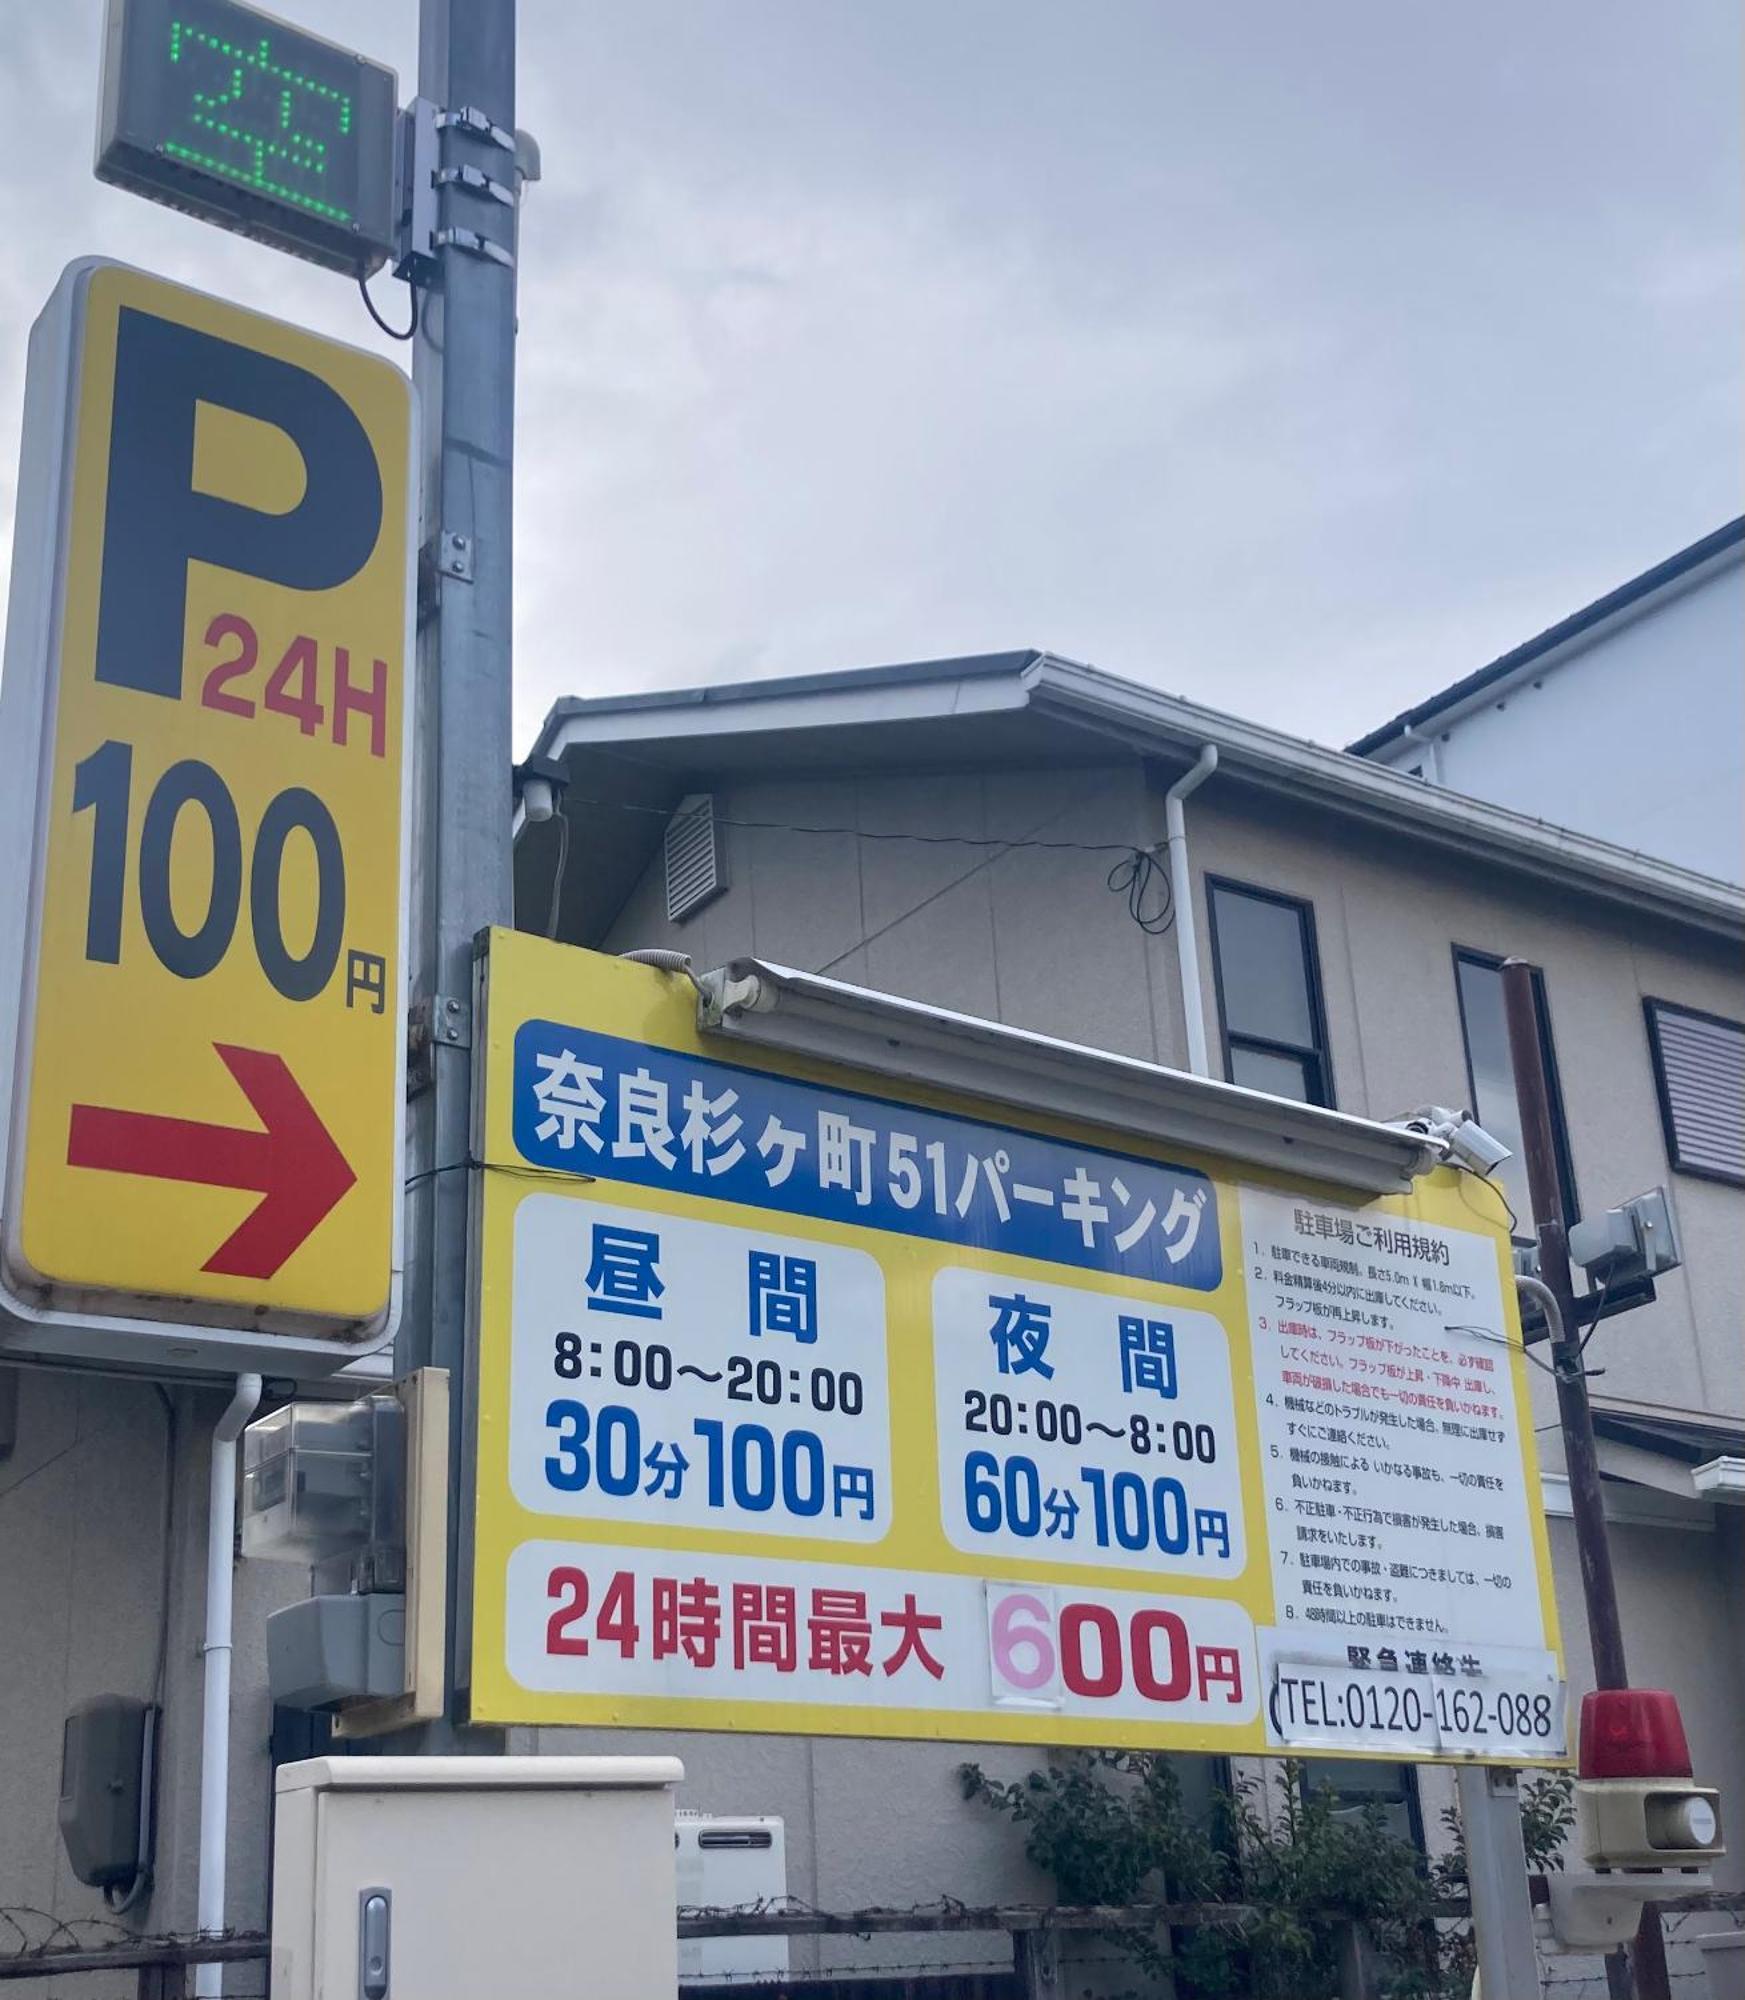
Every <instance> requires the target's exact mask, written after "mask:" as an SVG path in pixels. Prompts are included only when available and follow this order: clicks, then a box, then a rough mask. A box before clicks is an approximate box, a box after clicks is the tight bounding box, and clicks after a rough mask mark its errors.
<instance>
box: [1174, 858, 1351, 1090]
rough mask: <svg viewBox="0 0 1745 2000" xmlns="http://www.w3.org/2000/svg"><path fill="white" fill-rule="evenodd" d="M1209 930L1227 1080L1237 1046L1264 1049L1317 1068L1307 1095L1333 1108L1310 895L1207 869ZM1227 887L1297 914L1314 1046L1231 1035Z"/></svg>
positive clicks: (1317, 941) (1231, 1079)
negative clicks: (1223, 918) (1222, 925)
mask: <svg viewBox="0 0 1745 2000" xmlns="http://www.w3.org/2000/svg"><path fill="white" fill-rule="evenodd" d="M1205 879H1206V930H1207V935H1208V936H1209V938H1210V939H1211V945H1212V988H1213V992H1214V994H1215V996H1216V998H1217V1002H1218V1044H1219V1050H1220V1053H1221V1055H1222V1059H1223V1066H1224V1080H1225V1082H1226V1083H1233V1082H1235V1078H1234V1076H1233V1075H1232V1074H1231V1066H1230V1052H1231V1050H1232V1049H1233V1048H1241V1049H1252V1050H1254V1051H1255V1052H1256V1053H1257V1054H1260V1055H1273V1056H1282V1057H1284V1058H1286V1059H1287V1060H1290V1061H1295V1062H1299V1063H1301V1064H1303V1066H1304V1068H1305V1069H1307V1068H1308V1067H1309V1066H1310V1065H1311V1064H1312V1065H1313V1068H1314V1081H1315V1082H1316V1083H1317V1084H1318V1085H1319V1095H1316V1094H1314V1093H1313V1092H1311V1094H1310V1095H1309V1096H1308V1097H1307V1098H1306V1099H1305V1100H1304V1102H1306V1103H1309V1104H1318V1105H1320V1106H1322V1107H1323V1108H1324V1109H1325V1110H1329V1111H1331V1110H1334V1109H1335V1108H1336V1106H1337V1099H1336V1097H1335V1095H1334V1088H1333V1052H1332V1050H1331V1049H1330V1048H1329V1047H1328V1044H1327V1008H1326V1002H1325V1000H1324V998H1323V995H1322V992H1321V942H1320V938H1319V936H1318V935H1317V933H1316V929H1315V906H1314V904H1313V903H1311V902H1310V901H1309V900H1308V899H1307V898H1306V897H1303V896H1287V895H1286V894H1285V893H1284V892H1283V891H1282V890H1279V889H1263V888H1261V887H1260V886H1259V885H1258V884H1257V883H1254V882H1239V881H1237V880H1236V878H1235V877H1234V876H1230V875H1208V876H1207V877H1206V878H1205ZM1220 889H1222V890H1226V891H1228V892H1229V893H1230V894H1231V895H1233V896H1247V897H1248V898H1249V899H1250V900H1251V901H1253V902H1256V903H1272V904H1275V905H1276V906H1277V907H1278V908H1280V909H1285V910H1290V911H1292V912H1294V913H1295V915H1296V918H1297V926H1298V928H1297V938H1298V942H1299V945H1300V947H1301V950H1302V955H1303V983H1304V985H1305V987H1306V988H1307V991H1308V999H1309V1032H1310V1033H1311V1034H1312V1035H1313V1036H1314V1038H1315V1039H1314V1045H1313V1047H1299V1046H1298V1045H1297V1044H1296V1043H1295V1042H1276V1041H1272V1040H1269V1039H1268V1038H1267V1037H1266V1036H1264V1035H1245V1034H1242V1033H1240V1032H1238V1033H1237V1034H1236V1035H1234V1036H1232V1035H1231V1032H1230V1019H1229V1013H1228V1010H1227V1009H1226V1007H1225V1004H1224V958H1223V953H1222V952H1221V951H1220V950H1219V946H1218V891H1219V890H1220Z"/></svg>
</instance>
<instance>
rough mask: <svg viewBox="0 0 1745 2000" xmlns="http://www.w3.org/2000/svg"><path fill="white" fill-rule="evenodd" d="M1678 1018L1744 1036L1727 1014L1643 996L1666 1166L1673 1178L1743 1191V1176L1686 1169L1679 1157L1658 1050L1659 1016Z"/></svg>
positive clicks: (1741, 1025) (1744, 1025)
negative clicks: (1677, 1177)
mask: <svg viewBox="0 0 1745 2000" xmlns="http://www.w3.org/2000/svg"><path fill="white" fill-rule="evenodd" d="M1662 1013H1665V1014H1679V1015H1682V1016H1683V1017H1684V1019H1685V1020H1687V1021H1706V1022H1707V1023H1708V1025H1709V1026H1710V1027H1711V1028H1733V1029H1736V1030H1737V1031H1738V1032H1739V1033H1740V1034H1742V1035H1745V1021H1735V1020H1733V1019H1731V1017H1730V1016H1728V1015H1726V1014H1711V1013H1709V1012H1708V1011H1707V1010H1706V1009H1705V1008H1702V1007H1687V1006H1686V1005H1685V1003H1684V1002H1683V1001H1682V1000H1662V999H1659V998H1657V997H1656V996H1655V995H1653V994H1648V993H1645V994H1644V995H1643V996H1642V1019H1643V1022H1644V1024H1645V1026H1646V1028H1647V1031H1648V1062H1649V1067H1650V1068H1651V1069H1652V1070H1653V1072H1654V1095H1655V1097H1656V1099H1657V1100H1658V1101H1659V1104H1660V1135H1661V1137H1662V1139H1664V1140H1665V1142H1666V1164H1667V1165H1668V1167H1670V1168H1671V1170H1672V1171H1673V1172H1674V1173H1675V1174H1686V1175H1688V1176H1689V1177H1690V1179H1692V1180H1693V1181H1713V1182H1715V1183H1716V1185H1718V1186H1720V1187H1735V1188H1736V1187H1745V1174H1729V1173H1726V1172H1723V1171H1722V1170H1721V1169H1719V1168H1716V1167H1693V1166H1687V1165H1686V1164H1685V1162H1684V1161H1683V1160H1682V1159H1681V1158H1680V1157H1679V1150H1678V1129H1677V1126H1676V1125H1675V1124H1674V1122H1673V1116H1672V1095H1671V1093H1670V1092H1669V1091H1668V1089H1667V1087H1666V1058H1665V1056H1664V1054H1663V1053H1662V1051H1661V1047H1660V1019H1659V1016H1660V1015H1661V1014H1662Z"/></svg>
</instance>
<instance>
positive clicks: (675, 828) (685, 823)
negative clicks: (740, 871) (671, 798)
mask: <svg viewBox="0 0 1745 2000" xmlns="http://www.w3.org/2000/svg"><path fill="white" fill-rule="evenodd" d="M726 887H727V868H726V863H725V861H724V859H723V857H722V854H721V844H720V839H719V835H718V832H717V829H716V826H715V798H714V794H713V793H710V792H693V793H692V794H691V796H690V797H689V798H686V799H681V800H680V801H679V804H678V809H677V811H676V812H674V814H673V816H672V818H671V819H670V820H668V821H667V829H666V914H667V922H668V923H672V924H677V923H682V922H683V921H684V920H685V918H686V917H689V916H694V915H695V914H696V912H697V911H698V910H700V909H701V908H702V907H703V905H704V904H705V903H708V902H711V901H713V900H714V898H715V897H717V896H718V895H720V893H721V891H722V890H723V889H725V888H726Z"/></svg>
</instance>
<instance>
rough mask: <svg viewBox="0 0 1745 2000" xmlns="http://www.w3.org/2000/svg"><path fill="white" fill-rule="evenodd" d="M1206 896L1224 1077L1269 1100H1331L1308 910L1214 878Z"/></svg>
mask: <svg viewBox="0 0 1745 2000" xmlns="http://www.w3.org/2000/svg"><path fill="white" fill-rule="evenodd" d="M1206 900H1207V905H1208V908H1209V910H1210V912H1211V922H1212V971H1213V976H1214V979H1215V980H1216V983H1217V988H1218V1020H1219V1024H1220V1026H1221V1028H1222V1031H1223V1036H1224V1074H1225V1075H1226V1076H1227V1077H1228V1078H1229V1079H1230V1081H1231V1082H1232V1083H1240V1084H1244V1085H1246V1086H1247V1088H1248V1089H1250V1090H1265V1091H1270V1092H1271V1093H1272V1095H1273V1096H1274V1097H1294V1098H1296V1099H1298V1100H1299V1101H1300V1102H1302V1103H1304V1104H1331V1103H1332V1102H1333V1077H1332V1070H1331V1066H1330V1065H1329V1063H1328V1061H1327V1025H1326V1020H1325V1017H1324V1014H1323V1010H1322V1006H1321V971H1320V964H1319V961H1318V959H1317V957H1316V953H1315V913H1314V911H1313V910H1312V909H1311V908H1310V907H1309V905H1308V904H1307V903H1299V902H1297V901H1296V900H1295V899H1294V898H1292V897H1290V896H1275V895H1274V894H1273V893H1272V892H1271V891H1270V890H1268V889H1251V888H1248V887H1246V886H1245V885H1244V884H1242V883H1240V882H1221V881H1217V880H1215V879H1214V878H1212V877H1208V878H1207V881H1206Z"/></svg>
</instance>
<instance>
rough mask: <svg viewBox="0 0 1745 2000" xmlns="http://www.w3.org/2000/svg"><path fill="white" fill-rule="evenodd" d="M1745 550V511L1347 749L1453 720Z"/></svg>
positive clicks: (1366, 752)
mask: <svg viewBox="0 0 1745 2000" xmlns="http://www.w3.org/2000/svg"><path fill="white" fill-rule="evenodd" d="M1742 551H1745V514H1742V515H1740V517H1739V518H1738V519H1737V520H1736V521H1729V522H1728V523H1727V524H1726V526H1725V527H1721V528H1717V529H1716V530H1715V531H1714V533H1713V534H1709V535H1704V536H1703V538H1702V540H1701V541H1700V542H1692V543H1691V545H1690V547H1689V548H1687V549H1680V550H1679V552H1678V554H1677V555H1675V556H1668V557H1667V559H1666V560H1665V562H1660V563H1656V564H1655V565H1654V567H1653V568H1652V569H1645V570H1644V571H1643V572H1642V574H1641V575H1640V576H1636V577H1632V578H1631V579H1630V581H1629V582H1628V583H1621V584H1619V586H1618V588H1617V589H1616V590H1610V591H1607V593H1606V594H1605V596H1604V597H1596V598H1595V599H1594V601H1593V603H1592V604H1589V605H1585V606H1584V607H1583V608H1582V609H1581V610H1580V611H1576V612H1573V613H1571V615H1570V616H1569V617H1567V618H1565V619H1563V620H1562V621H1561V622H1560V623H1558V624H1556V625H1553V626H1550V627H1549V628H1548V629H1547V630H1546V631H1543V632H1541V633H1540V634H1539V636H1538V637H1537V638H1536V639H1529V640H1527V641H1526V643H1525V644H1524V645H1520V646H1516V647H1515V648H1514V650H1513V651H1512V652H1507V653H1504V654H1503V655H1502V656H1501V658H1499V659H1495V660H1492V661H1491V663H1490V664H1489V666H1485V667H1480V668H1479V669H1478V670H1477V671H1476V672H1475V673H1470V674H1467V675H1466V676H1465V677H1464V678H1463V679H1461V680H1457V681H1454V682H1451V683H1450V684H1449V686H1447V687H1445V688H1444V689H1443V690H1442V691H1441V693H1440V694H1433V695H1431V696H1430V697H1429V699H1428V700H1427V701H1421V702H1419V703H1418V705H1417V706H1416V707H1415V708H1408V709H1403V710H1402V711H1401V712H1400V713H1399V714H1398V715H1396V716H1395V717H1394V718H1393V720H1392V721H1391V722H1384V723H1383V724H1382V725H1381V727H1380V728H1379V729H1372V730H1371V731H1370V732H1369V734H1368V735H1367V736H1360V737H1359V738H1358V739H1357V741H1356V742H1355V743H1352V744H1350V745H1348V746H1347V747H1348V748H1349V750H1350V751H1351V754H1352V755H1353V756H1354V757H1373V756H1374V755H1375V753H1376V752H1377V751H1378V750H1384V749H1386V748H1387V746H1388V745H1389V744H1390V743H1393V742H1396V741H1397V740H1398V739H1399V738H1400V737H1402V736H1406V735H1409V734H1411V733H1412V732H1414V731H1416V730H1419V729H1421V728H1422V727H1423V726H1424V724H1425V723H1427V722H1437V721H1448V720H1452V718H1453V715H1454V712H1455V711H1456V710H1457V709H1460V708H1464V707H1465V706H1466V704H1467V703H1468V702H1470V701H1471V700H1472V699H1473V698H1474V697H1475V696H1477V695H1481V694H1488V695H1492V696H1494V695H1495V694H1496V693H1497V692H1498V690H1499V689H1500V688H1501V687H1502V686H1503V685H1505V684H1511V685H1512V684H1513V683H1514V682H1516V681H1518V680H1522V679H1525V678H1526V676H1527V674H1528V673H1529V672H1530V671H1533V670H1537V671H1539V672H1543V671H1544V670H1545V668H1546V667H1548V666H1550V665H1552V664H1554V663H1555V659H1554V656H1557V655H1561V654H1562V653H1563V652H1564V651H1565V650H1566V649H1567V650H1570V651H1575V650H1578V647H1577V642H1578V641H1579V642H1582V643H1585V644H1589V645H1591V644H1592V643H1593V641H1594V640H1595V639H1597V638H1599V637H1601V636H1602V634H1603V633H1605V632H1606V631H1608V630H1610V629H1612V628H1613V627H1615V626H1618V625H1622V624H1626V623H1628V622H1629V620H1631V619H1633V618H1639V617H1641V615H1642V614H1643V612H1645V611H1646V610H1648V609H1649V607H1650V604H1651V603H1652V601H1653V600H1654V599H1656V598H1659V597H1663V596H1665V595H1667V594H1668V593H1670V592H1672V591H1675V590H1685V589H1688V588H1689V587H1690V586H1691V585H1692V584H1693V583H1695V582H1697V581H1699V579H1700V576H1701V575H1703V574H1706V573H1708V572H1709V571H1711V570H1714V569H1719V568H1720V567H1721V566H1722V564H1723V563H1725V562H1727V561H1730V560H1731V561H1737V560H1738V558H1739V556H1740V554H1741V552H1742Z"/></svg>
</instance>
